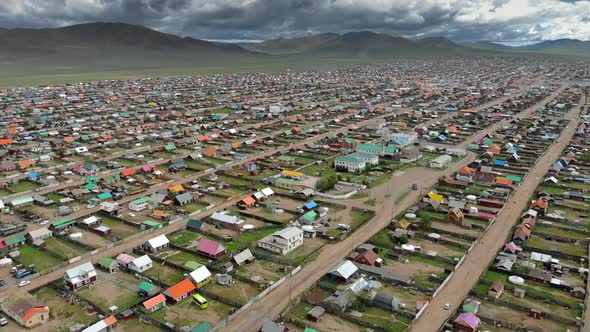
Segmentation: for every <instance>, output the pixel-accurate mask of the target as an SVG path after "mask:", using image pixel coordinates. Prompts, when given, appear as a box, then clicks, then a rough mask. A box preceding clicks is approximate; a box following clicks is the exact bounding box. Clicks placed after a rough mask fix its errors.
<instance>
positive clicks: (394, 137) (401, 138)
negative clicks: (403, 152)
mask: <svg viewBox="0 0 590 332" xmlns="http://www.w3.org/2000/svg"><path fill="white" fill-rule="evenodd" d="M389 139H390V140H391V142H392V143H393V144H395V145H399V146H402V147H403V146H406V145H410V144H412V143H414V142H416V141H417V140H418V133H416V132H407V133H392V134H391V135H389Z"/></svg>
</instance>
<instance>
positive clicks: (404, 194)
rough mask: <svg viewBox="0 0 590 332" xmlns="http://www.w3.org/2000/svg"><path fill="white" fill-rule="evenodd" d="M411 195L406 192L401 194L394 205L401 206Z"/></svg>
mask: <svg viewBox="0 0 590 332" xmlns="http://www.w3.org/2000/svg"><path fill="white" fill-rule="evenodd" d="M409 194H410V192H409V191H406V192H405V193H403V194H401V195H400V196H399V197H398V198H396V199H395V201H393V203H394V204H395V205H399V204H400V203H401V202H403V201H404V199H406V197H408V195H409Z"/></svg>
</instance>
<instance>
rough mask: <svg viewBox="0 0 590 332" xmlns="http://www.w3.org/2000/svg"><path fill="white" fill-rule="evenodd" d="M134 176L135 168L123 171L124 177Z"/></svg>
mask: <svg viewBox="0 0 590 332" xmlns="http://www.w3.org/2000/svg"><path fill="white" fill-rule="evenodd" d="M133 174H135V170H134V169H133V168H126V169H124V170H122V171H121V175H123V176H131V175H133Z"/></svg>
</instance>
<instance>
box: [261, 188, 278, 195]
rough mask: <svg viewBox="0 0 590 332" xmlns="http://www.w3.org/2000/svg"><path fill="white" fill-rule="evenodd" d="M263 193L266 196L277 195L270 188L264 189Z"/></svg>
mask: <svg viewBox="0 0 590 332" xmlns="http://www.w3.org/2000/svg"><path fill="white" fill-rule="evenodd" d="M261 191H262V193H263V194H264V196H272V195H274V193H275V192H274V191H273V190H272V189H270V187H266V188H264V189H262V190H261Z"/></svg>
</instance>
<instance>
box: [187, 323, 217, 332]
mask: <svg viewBox="0 0 590 332" xmlns="http://www.w3.org/2000/svg"><path fill="white" fill-rule="evenodd" d="M212 328H213V326H211V323H209V322H202V323H201V324H199V325H197V326H195V327H193V329H192V330H191V332H207V331H209V330H211V329H212Z"/></svg>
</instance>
